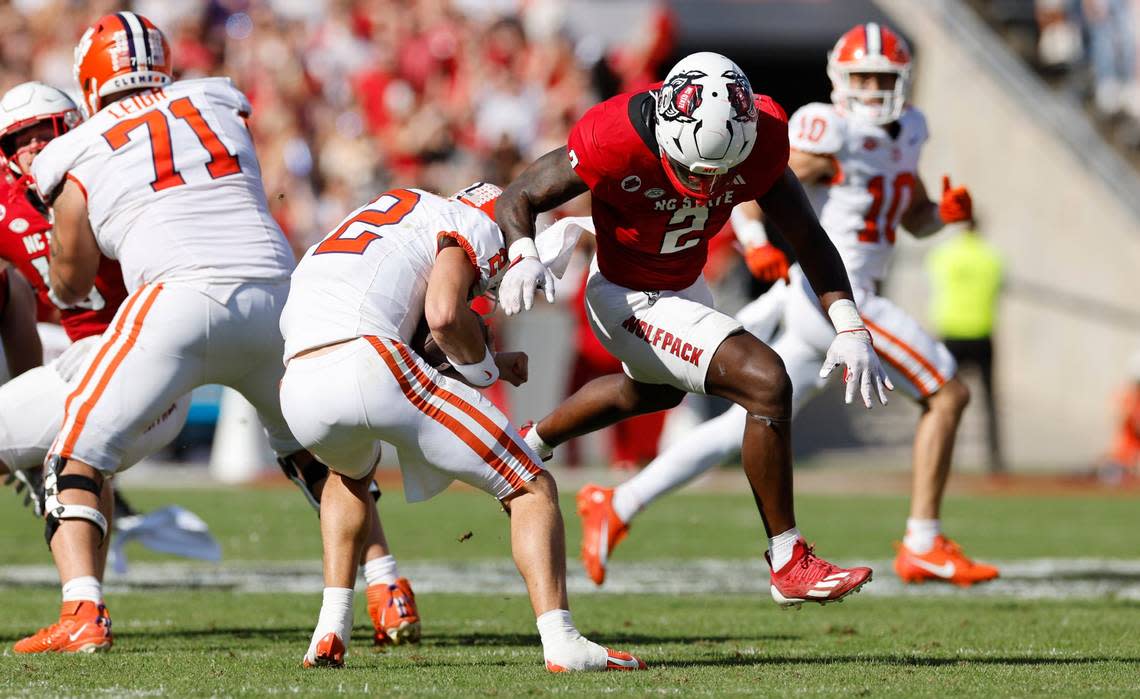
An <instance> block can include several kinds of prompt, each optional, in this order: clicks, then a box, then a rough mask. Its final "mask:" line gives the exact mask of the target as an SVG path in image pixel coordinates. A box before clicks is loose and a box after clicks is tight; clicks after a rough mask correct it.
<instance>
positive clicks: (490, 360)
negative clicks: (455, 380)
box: [447, 350, 499, 386]
mask: <svg viewBox="0 0 1140 699" xmlns="http://www.w3.org/2000/svg"><path fill="white" fill-rule="evenodd" d="M447 361H449V362H451V368H452V369H455V370H456V371H458V372H459V373H460V374H462V375H463V378H465V379H467V382H468V383H470V384H471V385H472V386H490V385H491V384H493V383H495V382H496V381H498V380H499V365H498V364H495V355H494V354H492V353H491V350H486V351H485V352H484V353H483V358H482V359H481V360H479V361H478V362H475V363H474V364H460V363H459V362H457V361H455V360H454V359H452V358H451V357H448V358H447Z"/></svg>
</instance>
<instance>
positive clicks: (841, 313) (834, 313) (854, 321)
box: [827, 299, 867, 333]
mask: <svg viewBox="0 0 1140 699" xmlns="http://www.w3.org/2000/svg"><path fill="white" fill-rule="evenodd" d="M827 315H828V317H829V318H831V324H832V325H833V326H835V332H836V333H845V332H851V331H852V330H866V329H867V326H865V325H863V319H862V318H860V317H859V309H858V308H856V307H855V302H854V301H852V300H851V299H839V300H838V301H836V302H834V303H832V304H831V305H830V306H828V307H827Z"/></svg>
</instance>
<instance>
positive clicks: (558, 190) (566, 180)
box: [495, 146, 588, 259]
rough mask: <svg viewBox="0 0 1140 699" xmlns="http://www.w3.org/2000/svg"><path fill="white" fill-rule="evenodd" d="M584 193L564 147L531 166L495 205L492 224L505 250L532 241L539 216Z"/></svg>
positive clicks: (582, 184)
mask: <svg viewBox="0 0 1140 699" xmlns="http://www.w3.org/2000/svg"><path fill="white" fill-rule="evenodd" d="M587 190H588V187H587V186H586V183H585V182H583V181H582V178H581V177H578V173H576V172H574V168H573V167H572V166H571V163H570V157H569V155H568V153H567V150H566V146H563V147H561V148H556V149H554V150H552V151H550V152H549V153H547V154H546V155H544V156H542V157H541V158H539V159H538V160H536V161H534V162H533V163H531V165H530V167H528V168H527V169H526V170H523V172H522V174H520V175H519V176H518V177H517V178H515V180H514V182H511V183H510V184H509V185H507V188H506V190H504V191H503V194H502V196H500V197H499V200H498V201H497V202H495V221H497V222H498V224H499V227H500V228H502V229H503V238H504V239H505V240H506V243H507V247H508V248H509V247H511V245H512V244H513V243H515V242H517V241H519V240H522V239H523V238H534V233H535V230H534V222H535V219H537V218H538V215H539V214H541V213H542V212H544V211H550V210H551V209H553V208H555V207H558V206H561V205H563V204H565V203H566V202H568V201H570V200H571V199H573V198H574V197H576V196H578V195H579V194H585V193H586V191H587ZM511 257H512V259H513V258H514V256H513V255H512V256H511Z"/></svg>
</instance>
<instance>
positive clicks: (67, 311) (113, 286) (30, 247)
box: [0, 175, 127, 342]
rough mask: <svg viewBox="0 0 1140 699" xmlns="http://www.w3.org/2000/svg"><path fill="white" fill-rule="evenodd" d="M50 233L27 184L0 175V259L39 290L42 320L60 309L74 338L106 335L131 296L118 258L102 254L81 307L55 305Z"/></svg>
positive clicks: (51, 319)
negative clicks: (29, 197)
mask: <svg viewBox="0 0 1140 699" xmlns="http://www.w3.org/2000/svg"><path fill="white" fill-rule="evenodd" d="M33 196H34V195H33ZM50 234H51V224H50V223H49V222H48V220H47V219H46V218H45V217H44V215H43V214H41V213H40V212H39V211H38V210H37V209H36V208H35V207H34V206H32V203H31V202H30V201H29V200H28V191H27V186H26V185H25V184H24V183H23V182H20V181H17V180H15V179H13V178H12V177H11V176H8V175H0V258H2V259H5V260H7V261H8V262H9V263H10V264H11V265H12V266H13V267H15V268H16V269H18V270H19V271H20V273H21V274H23V275H24V277H25V278H26V279H27V280H28V282H29V283H31V285H32V287H33V288H34V289H35V290H36V300H37V305H38V309H37V313H36V314H37V316H38V318H39V320H40V321H41V322H55V320H56V314H57V313H58V314H59V316H58V318H59V323H60V325H62V326H63V329H64V330H65V331H66V332H67V336H68V337H69V338H71V341H72V342H74V341H75V340H79V339H82V338H84V337H90V336H91V335H100V334H102V333H103V331H104V330H106V329H107V326H108V325H110V324H111V319H112V318H114V317H115V311H117V310H118V309H119V304H121V303H122V302H123V299H125V298H126V297H127V289H126V287H125V286H123V274H122V272H120V271H119V263H117V262H115V261H114V260H110V259H107V258H106V257H104V258H103V259H102V260H100V262H99V272H98V273H97V274H96V276H95V288H94V289H92V290H91V294H90V295H89V296H88V297H87V299H86V300H85V301H84V302H83V303H82V304H81V305H79V306H75V307H71V308H61V309H57V308H56V306H55V304H53V303H52V301H51V298H50V297H49V295H48V292H49V290H50V287H49V286H48V284H49V282H48V236H49V235H50Z"/></svg>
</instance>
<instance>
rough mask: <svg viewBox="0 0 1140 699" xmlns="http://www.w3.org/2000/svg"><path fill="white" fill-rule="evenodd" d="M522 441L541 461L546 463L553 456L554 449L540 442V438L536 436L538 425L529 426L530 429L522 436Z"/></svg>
mask: <svg viewBox="0 0 1140 699" xmlns="http://www.w3.org/2000/svg"><path fill="white" fill-rule="evenodd" d="M523 441H524V442H526V445H527V446H528V447H530V448H531V449H534V452H535V453H536V454H538V458H540V459H542V460H543V461H546V460H547V459H549V458H550V457H551V456H553V455H554V447H552V446H550V445H549V444H547V443H546V442H544V441H542V437H539V436H538V425H531V426H530V429H529V430H527V432H526V434H525V435H524V436H523Z"/></svg>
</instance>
